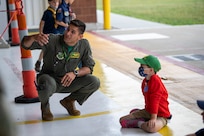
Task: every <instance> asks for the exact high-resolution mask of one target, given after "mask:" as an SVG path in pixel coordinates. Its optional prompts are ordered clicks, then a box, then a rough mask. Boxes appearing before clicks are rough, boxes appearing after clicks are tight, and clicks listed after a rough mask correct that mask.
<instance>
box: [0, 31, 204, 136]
mask: <svg viewBox="0 0 204 136" xmlns="http://www.w3.org/2000/svg"><path fill="white" fill-rule="evenodd" d="M85 38H87V39H89V40H90V43H91V46H92V50H93V56H94V58H95V60H96V62H97V63H96V67H95V69H94V75H96V76H98V77H99V78H100V80H101V87H100V88H99V90H98V91H97V92H96V93H95V94H93V96H91V97H90V98H89V99H88V100H87V102H85V103H84V105H82V106H79V105H77V108H78V109H79V110H80V111H81V113H82V114H81V116H79V117H72V116H69V115H67V113H66V111H65V109H64V108H63V107H61V106H60V104H59V100H60V99H62V98H63V97H65V96H66V94H55V95H54V96H53V97H52V98H51V101H50V103H51V110H52V113H53V115H54V118H55V119H54V120H53V121H52V122H44V121H42V120H41V111H40V103H32V104H17V103H15V102H14V99H15V98H16V97H18V96H20V95H23V91H22V86H23V82H22V75H21V71H22V70H21V69H22V68H21V54H20V47H18V46H17V47H10V48H4V49H0V64H1V65H0V71H1V77H2V78H3V83H4V86H5V92H6V96H5V98H6V102H7V103H8V105H9V106H8V108H9V109H10V111H11V112H10V113H9V114H11V116H12V118H13V122H15V124H16V126H17V132H16V136H27V135H29V136H48V135H49V136H67V135H71V136H82V135H83V136H92V135H97V136H122V135H124V136H131V135H134V136H160V135H163V136H183V135H186V134H189V133H192V132H195V131H197V130H198V129H200V128H201V127H202V126H203V123H202V118H201V115H200V114H199V113H196V112H195V111H192V110H191V109H190V108H186V107H184V106H183V105H181V104H179V103H178V102H177V101H175V100H173V99H171V98H169V102H170V110H171V113H172V114H173V118H172V120H171V122H170V123H169V124H168V126H166V127H165V128H163V129H162V130H160V131H159V132H158V133H153V134H150V133H146V132H144V131H142V130H141V129H121V127H120V124H119V121H118V120H119V118H120V117H121V116H123V115H125V114H127V113H128V112H129V110H131V109H132V108H135V107H137V108H143V104H144V101H143V98H142V97H143V96H142V94H141V91H140V82H141V79H140V78H136V77H139V76H138V75H137V67H138V64H137V63H134V61H133V58H134V57H136V56H137V57H142V56H144V55H145V54H144V53H142V52H135V50H132V49H130V48H127V47H125V46H121V45H118V43H114V42H113V41H110V40H108V39H104V38H101V37H100V36H97V35H94V34H92V33H89V32H87V33H85ZM39 52H40V51H38V50H36V51H32V56H33V65H34V63H35V61H36V60H37V58H38V55H39ZM125 54H129V55H130V56H128V55H125ZM121 61H122V62H121ZM161 63H162V66H164V71H166V70H176V71H182V73H184V74H185V73H188V75H186V77H185V78H189V77H190V76H191V77H196V78H198V77H199V76H201V75H199V74H196V73H194V72H191V71H189V70H186V69H183V68H181V67H179V66H176V65H173V64H171V63H169V62H166V61H163V60H162V61H161ZM120 67H121V69H120ZM125 69H127V70H128V69H130V71H126V72H124V70H125ZM176 71H174V72H172V73H174V74H177V73H176ZM161 73H163V72H161ZM168 74H170V73H168ZM135 75H136V77H135ZM182 78H184V77H182ZM164 83H165V84H167V85H168V84H169V83H170V84H172V82H171V81H168V80H167V81H164Z"/></svg>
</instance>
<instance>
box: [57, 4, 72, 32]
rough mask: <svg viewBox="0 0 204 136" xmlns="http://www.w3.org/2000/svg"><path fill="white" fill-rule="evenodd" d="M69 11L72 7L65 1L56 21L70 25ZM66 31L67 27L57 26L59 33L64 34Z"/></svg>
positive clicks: (61, 5)
mask: <svg viewBox="0 0 204 136" xmlns="http://www.w3.org/2000/svg"><path fill="white" fill-rule="evenodd" d="M69 10H70V5H69V4H66V3H65V1H64V0H63V1H62V3H61V4H60V5H59V7H58V9H57V14H56V20H57V21H60V22H61V21H63V22H64V23H65V24H69V23H70V15H69ZM65 30H66V27H63V26H60V25H58V26H57V32H58V33H60V34H63V33H64V31H65Z"/></svg>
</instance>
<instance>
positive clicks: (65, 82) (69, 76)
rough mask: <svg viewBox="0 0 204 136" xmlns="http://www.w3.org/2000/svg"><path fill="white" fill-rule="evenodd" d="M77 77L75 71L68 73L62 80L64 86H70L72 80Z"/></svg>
mask: <svg viewBox="0 0 204 136" xmlns="http://www.w3.org/2000/svg"><path fill="white" fill-rule="evenodd" d="M75 77H76V75H75V74H74V72H69V73H66V74H65V75H64V77H63V78H62V80H61V83H62V86H64V87H68V86H69V85H70V84H71V83H72V81H73V80H74V79H75Z"/></svg>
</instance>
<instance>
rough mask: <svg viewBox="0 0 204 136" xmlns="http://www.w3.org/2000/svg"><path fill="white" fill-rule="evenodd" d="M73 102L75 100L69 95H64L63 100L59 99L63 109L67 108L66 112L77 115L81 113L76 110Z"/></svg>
mask: <svg viewBox="0 0 204 136" xmlns="http://www.w3.org/2000/svg"><path fill="white" fill-rule="evenodd" d="M74 102H75V100H73V99H71V98H69V97H66V98H64V99H63V100H60V103H61V105H62V106H63V107H64V108H65V109H67V112H68V113H69V115H72V116H79V115H80V114H81V113H80V111H78V110H77V109H76V107H75V104H74Z"/></svg>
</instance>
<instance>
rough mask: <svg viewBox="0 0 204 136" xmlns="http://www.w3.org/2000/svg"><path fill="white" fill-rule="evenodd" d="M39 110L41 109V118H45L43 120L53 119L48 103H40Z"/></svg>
mask: <svg viewBox="0 0 204 136" xmlns="http://www.w3.org/2000/svg"><path fill="white" fill-rule="evenodd" d="M41 111H42V120H45V121H52V120H53V115H52V113H51V111H50V105H49V103H47V104H41Z"/></svg>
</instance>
